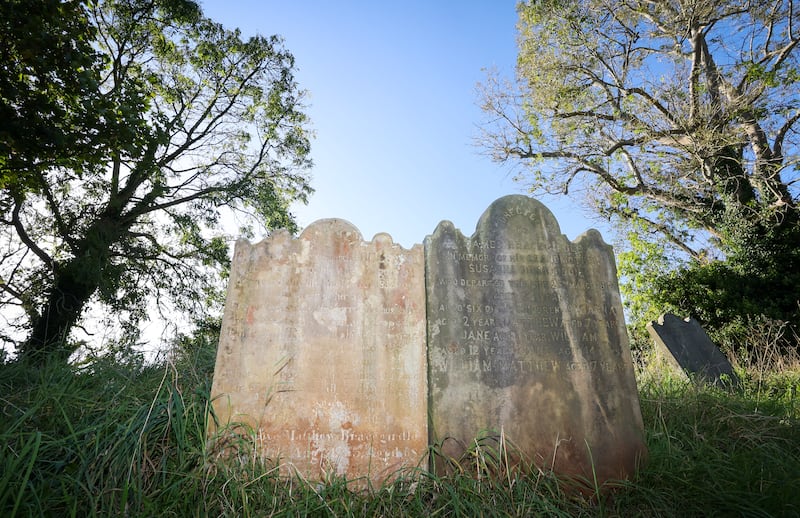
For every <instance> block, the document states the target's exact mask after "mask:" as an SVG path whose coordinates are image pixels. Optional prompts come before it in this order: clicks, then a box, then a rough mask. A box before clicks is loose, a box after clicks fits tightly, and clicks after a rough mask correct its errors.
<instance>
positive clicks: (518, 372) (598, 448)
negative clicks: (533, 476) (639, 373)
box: [425, 195, 646, 483]
mask: <svg viewBox="0 0 800 518" xmlns="http://www.w3.org/2000/svg"><path fill="white" fill-rule="evenodd" d="M425 270H426V277H427V281H426V290H427V305H428V363H429V384H430V400H429V404H430V415H431V421H430V434H431V441H432V442H433V443H435V444H437V445H440V451H441V453H442V456H441V457H440V458H437V459H435V463H436V466H435V469H436V470H437V471H439V472H442V471H446V470H447V469H448V466H447V461H445V460H443V459H448V458H449V459H460V458H461V457H462V455H463V454H464V452H465V449H468V448H470V447H471V446H472V445H474V444H475V438H476V437H478V436H479V435H486V434H487V433H488V434H490V435H491V434H495V436H496V437H502V439H498V440H499V441H503V442H505V443H506V444H508V445H510V446H507V448H506V453H507V454H508V455H509V458H510V462H511V463H512V464H513V463H520V462H523V463H529V462H532V463H534V464H535V465H537V466H539V467H542V468H548V467H552V469H553V470H554V471H555V472H557V473H559V474H561V475H563V476H567V477H576V478H584V479H586V480H588V481H593V480H594V478H593V477H594V475H593V473H594V474H596V476H597V481H598V482H599V483H602V482H603V481H605V480H608V479H611V478H624V477H626V476H629V475H631V474H632V473H633V472H634V470H635V469H636V465H637V462H638V460H639V459H640V457H642V456H643V455H644V454H645V452H646V449H645V444H644V442H643V424H642V417H641V413H640V408H639V400H638V393H637V390H636V382H635V379H634V372H633V365H632V360H631V356H630V350H629V345H628V339H627V333H626V329H625V323H624V319H623V313H622V305H621V300H620V296H619V289H618V285H617V276H616V266H615V263H614V257H613V253H612V250H611V247H610V246H609V245H607V244H605V243H604V242H603V239H602V237H601V236H600V234H599V233H598V232H597V231H595V230H590V231H588V232H587V233H585V234H583V235H581V236H580V237H578V239H577V240H576V241H575V242H570V241H569V240H568V239H567V238H566V237H565V236H564V235H562V234H561V232H560V229H559V226H558V223H557V222H556V220H555V218H554V217H553V215H552V213H551V212H550V211H549V210H548V209H547V208H546V207H545V206H544V205H542V204H541V203H539V202H538V201H536V200H533V199H531V198H528V197H526V196H520V195H513V196H506V197H504V198H501V199H499V200H497V201H495V202H494V203H493V204H492V205H491V206H490V207H489V208H488V209H487V210H486V212H484V214H483V216H481V218H480V221H479V222H478V225H477V229H476V231H475V234H474V235H473V236H472V238H467V237H464V236H463V235H462V234H461V232H460V231H459V230H458V229H456V228H454V226H453V224H452V223H450V222H447V221H445V222H442V223H440V224H439V226H438V227H437V228H436V230H435V232H434V233H433V235H431V236H428V237H427V238H426V240H425ZM467 462H469V461H467Z"/></svg>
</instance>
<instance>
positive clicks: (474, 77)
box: [201, 0, 610, 247]
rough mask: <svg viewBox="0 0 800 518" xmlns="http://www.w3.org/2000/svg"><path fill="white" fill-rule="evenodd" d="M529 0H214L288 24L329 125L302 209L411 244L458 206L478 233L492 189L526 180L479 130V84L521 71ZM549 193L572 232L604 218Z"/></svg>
mask: <svg viewBox="0 0 800 518" xmlns="http://www.w3.org/2000/svg"><path fill="white" fill-rule="evenodd" d="M515 4H516V2H515V0H491V1H489V0H485V1H463V2H444V1H438V2H437V1H431V0H428V1H422V0H419V1H417V0H413V1H406V2H375V1H360V0H358V1H341V2H330V1H323V0H293V1H285V0H284V1H276V0H275V1H274V0H201V5H202V7H203V10H204V12H205V14H206V15H207V16H209V17H210V18H212V19H214V20H215V21H218V22H220V23H222V24H223V25H225V26H226V27H228V28H234V27H238V28H240V29H241V30H242V33H243V35H245V36H250V35H254V34H261V35H265V36H267V35H272V34H279V35H281V36H283V37H284V39H285V45H286V48H287V49H288V50H289V51H291V52H292V53H293V54H294V56H295V59H296V65H297V73H296V79H297V81H298V83H299V85H300V87H301V88H303V89H305V90H307V91H308V98H307V102H308V105H309V106H308V109H307V113H308V115H309V117H310V118H311V125H312V129H313V131H314V132H315V138H314V140H313V142H312V151H311V153H312V159H313V160H314V168H313V169H312V181H311V182H312V186H313V187H314V189H315V190H316V192H315V194H314V195H312V196H311V198H310V200H309V204H308V205H307V206H298V207H296V208H295V210H294V213H295V215H296V216H297V220H298V223H299V224H300V225H301V226H307V225H308V224H310V223H312V222H313V221H315V220H317V219H321V218H332V217H337V218H343V219H346V220H348V221H350V222H351V223H353V224H354V225H356V226H357V227H358V228H359V230H360V231H361V233H362V234H363V236H364V238H365V239H371V238H372V237H373V236H374V235H375V234H376V233H378V232H388V233H389V234H391V236H392V237H393V238H394V241H395V242H397V243H400V244H401V245H403V246H404V247H410V246H411V245H413V244H414V243H421V242H422V241H423V239H424V238H425V236H426V235H428V234H431V233H432V232H433V230H434V229H435V228H436V225H437V224H438V223H439V221H441V220H445V219H448V220H450V221H452V222H453V223H454V224H455V225H456V226H457V227H458V228H460V229H461V231H462V232H464V234H466V235H471V234H472V233H473V231H474V230H475V225H476V223H477V221H478V218H479V217H480V215H481V214H482V213H483V211H484V210H485V209H486V207H488V206H489V204H490V203H491V202H492V201H494V200H495V199H497V198H499V197H501V196H503V195H506V194H518V193H523V192H524V188H523V186H522V185H520V184H518V183H516V182H514V181H513V180H512V176H513V171H511V170H510V169H509V167H508V166H501V165H498V164H495V163H492V162H491V161H490V160H489V159H488V157H485V156H483V155H481V150H480V149H479V148H477V147H475V145H474V143H473V140H474V138H475V137H476V135H477V134H478V130H477V127H478V124H479V123H480V121H481V120H482V117H483V116H482V113H481V111H480V108H479V106H478V94H477V84H478V83H479V82H481V81H483V80H484V79H485V78H486V74H487V73H486V70H487V69H496V70H498V71H499V72H500V73H501V74H503V75H505V76H508V77H510V76H511V75H512V74H513V69H514V62H515V59H516V54H517V49H516V39H515V38H516V31H515V24H516V20H517V17H516V11H515ZM542 201H543V202H544V203H545V204H546V205H547V206H548V207H550V209H551V210H552V211H553V212H554V213H555V215H556V218H557V219H558V221H559V223H560V225H561V230H562V232H563V233H564V234H566V235H567V236H568V237H569V238H570V239H574V238H575V237H577V236H578V235H579V234H580V233H581V232H584V231H585V230H587V229H589V228H591V227H592V226H593V223H596V222H593V221H591V220H589V219H588V218H587V217H586V216H585V214H584V213H583V212H582V211H581V210H580V209H578V208H575V207H574V205H572V204H570V203H569V202H567V201H566V200H564V201H560V200H553V199H542ZM606 241H609V242H610V239H609V237H606Z"/></svg>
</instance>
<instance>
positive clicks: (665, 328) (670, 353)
mask: <svg viewBox="0 0 800 518" xmlns="http://www.w3.org/2000/svg"><path fill="white" fill-rule="evenodd" d="M647 332H648V333H650V337H651V338H652V339H653V341H654V342H655V344H656V351H657V353H658V356H659V357H660V358H662V359H663V360H665V361H666V363H667V365H668V366H670V367H671V368H672V369H673V370H675V371H676V372H680V373H684V374H686V375H689V376H696V377H697V378H699V379H700V380H703V381H706V382H710V383H713V384H715V385H717V386H720V387H735V386H737V385H738V384H739V378H738V377H737V376H736V373H735V372H734V371H733V367H732V366H731V364H730V362H729V361H728V358H726V357H725V355H724V354H723V353H722V351H720V350H719V348H718V347H717V346H716V345H714V343H713V342H712V341H711V339H710V338H709V337H708V335H707V334H706V332H705V331H704V330H703V328H702V327H701V326H700V324H699V323H698V322H697V320H694V319H692V318H686V319H685V320H683V319H681V318H679V317H677V316H675V315H673V314H671V313H666V314H664V315H661V316H660V317H659V318H658V321H653V322H649V323H648V324H647Z"/></svg>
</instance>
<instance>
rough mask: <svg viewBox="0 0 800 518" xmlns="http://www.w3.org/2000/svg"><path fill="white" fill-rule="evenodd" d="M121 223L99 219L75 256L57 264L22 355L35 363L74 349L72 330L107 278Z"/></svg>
mask: <svg viewBox="0 0 800 518" xmlns="http://www.w3.org/2000/svg"><path fill="white" fill-rule="evenodd" d="M120 227H121V225H120V224H119V223H118V222H117V221H114V220H113V219H112V218H109V217H103V218H100V219H98V220H97V221H96V222H95V223H94V225H92V226H91V227H90V228H89V230H87V232H86V237H85V238H84V239H82V240H81V242H80V244H79V246H78V249H77V253H76V254H75V256H74V257H73V258H72V259H69V260H68V261H66V262H64V263H57V264H56V265H55V268H54V275H53V277H54V280H53V286H52V287H51V288H50V289H49V290H48V291H47V298H46V300H45V302H44V304H43V305H42V308H41V310H40V311H39V312H38V316H37V318H36V319H34V321H33V322H32V324H33V326H32V328H31V333H30V336H29V337H28V339H27V340H26V341H25V342H24V343H23V344H22V347H21V349H20V356H21V357H22V358H26V359H29V361H31V362H33V363H44V362H45V361H46V360H47V359H48V358H53V359H56V360H58V361H67V359H68V358H69V356H70V354H72V353H73V352H74V350H75V346H74V345H72V344H70V343H69V342H68V338H69V334H70V332H71V331H72V328H73V327H75V325H76V324H77V323H78V321H79V319H80V317H81V315H82V313H83V310H84V308H85V307H86V304H87V303H88V302H89V300H90V299H91V297H92V295H94V294H95V292H96V291H97V289H98V288H99V287H100V285H101V283H102V282H104V281H107V280H108V279H104V278H103V277H104V275H105V272H107V271H108V267H109V265H110V261H111V257H110V254H109V251H110V250H111V247H112V246H113V244H114V243H116V242H117V241H118V240H119V238H120V236H121V235H122V231H121V230H120Z"/></svg>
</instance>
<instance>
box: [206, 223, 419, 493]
mask: <svg viewBox="0 0 800 518" xmlns="http://www.w3.org/2000/svg"><path fill="white" fill-rule="evenodd" d="M423 268H424V266H423V251H422V246H421V245H416V246H414V247H413V248H412V249H411V250H405V249H403V248H402V247H400V246H399V245H397V244H394V243H393V242H392V238H391V237H390V236H389V235H388V234H378V235H376V236H375V237H374V238H373V240H372V241H371V242H364V241H363V240H362V237H361V234H360V233H359V231H358V230H357V229H356V228H355V227H354V226H352V225H351V224H350V223H348V222H346V221H344V220H339V219H328V220H320V221H317V222H315V223H313V224H312V225H310V226H309V227H307V228H306V229H305V231H303V232H302V234H301V235H300V236H299V237H297V238H292V237H291V236H290V235H289V233H287V232H285V231H281V232H276V233H275V234H273V235H272V236H271V237H270V238H268V239H266V240H264V241H262V242H260V243H258V244H250V243H249V242H247V241H239V242H237V243H236V248H235V253H234V257H233V264H232V268H231V278H230V281H229V288H228V296H227V301H226V304H225V314H224V317H223V323H222V330H221V335H220V344H219V349H218V353H217V362H216V369H215V374H214V382H213V387H212V397H213V398H214V402H213V404H214V409H215V412H216V414H217V416H218V418H219V422H220V423H221V425H226V424H227V423H237V422H238V423H244V424H247V425H249V426H252V427H253V428H254V429H255V430H256V434H257V435H256V436H257V449H258V452H259V453H260V455H261V456H262V458H264V459H266V460H268V461H274V462H276V463H279V464H280V466H281V471H282V472H283V473H284V474H294V473H299V474H300V475H302V476H303V477H305V478H307V479H312V480H325V479H328V478H329V477H331V476H338V477H346V478H347V479H349V480H353V479H359V478H360V479H361V480H362V481H364V480H366V478H365V477H368V478H369V480H370V481H372V482H373V483H376V484H380V483H382V482H383V481H385V480H387V477H388V478H391V477H392V476H393V475H395V474H396V473H397V472H398V470H402V469H404V468H413V467H416V466H417V465H418V464H419V463H420V461H421V459H422V458H423V457H424V455H425V454H426V450H427V414H426V411H425V409H426V397H427V395H426V357H425V305H424V297H425V291H424V270H423Z"/></svg>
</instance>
